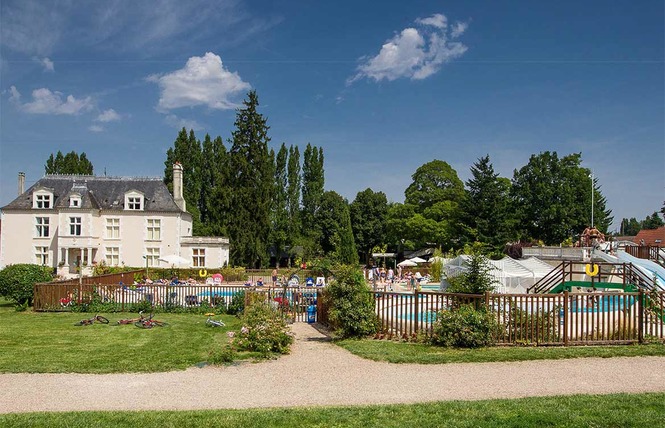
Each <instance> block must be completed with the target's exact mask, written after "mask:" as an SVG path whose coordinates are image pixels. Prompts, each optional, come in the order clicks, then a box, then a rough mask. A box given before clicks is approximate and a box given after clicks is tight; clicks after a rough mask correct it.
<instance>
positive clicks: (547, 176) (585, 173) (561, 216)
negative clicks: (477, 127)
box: [511, 152, 612, 245]
mask: <svg viewBox="0 0 665 428" xmlns="http://www.w3.org/2000/svg"><path fill="white" fill-rule="evenodd" d="M581 161H582V156H581V154H580V153H574V154H571V155H568V156H564V157H562V158H559V156H558V155H557V153H556V152H543V153H540V154H538V155H531V157H530V159H529V163H528V164H527V165H525V166H524V167H522V168H521V169H520V170H519V171H517V170H515V172H514V175H513V181H512V183H513V185H512V187H511V198H512V200H513V203H514V206H515V208H516V215H517V218H518V220H519V225H520V229H521V230H520V235H521V236H520V237H522V238H531V239H539V240H542V241H544V242H545V243H546V244H553V245H557V244H560V243H561V242H563V241H564V240H566V239H567V238H569V237H571V236H572V235H574V234H576V233H579V232H581V231H582V230H584V228H585V227H587V226H589V225H591V209H590V207H591V192H590V191H589V189H590V188H592V186H593V191H594V200H595V201H594V202H595V204H594V213H595V225H596V227H597V228H598V229H599V230H600V231H601V232H604V233H606V232H607V227H608V226H609V224H610V223H611V222H612V217H611V216H610V213H611V211H610V210H607V209H606V207H605V198H604V197H602V194H601V193H600V188H599V187H598V186H597V185H596V184H595V183H592V181H591V178H590V171H589V170H588V169H587V168H582V167H581V166H580V163H581Z"/></svg>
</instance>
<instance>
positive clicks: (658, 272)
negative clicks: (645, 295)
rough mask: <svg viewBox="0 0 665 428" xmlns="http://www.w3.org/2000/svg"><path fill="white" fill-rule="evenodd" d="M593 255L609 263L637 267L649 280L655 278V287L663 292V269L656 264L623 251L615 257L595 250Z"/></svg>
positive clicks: (664, 271)
mask: <svg viewBox="0 0 665 428" xmlns="http://www.w3.org/2000/svg"><path fill="white" fill-rule="evenodd" d="M593 255H594V256H596V257H598V258H600V259H603V260H605V261H606V262H610V263H632V264H633V266H637V268H638V269H639V270H641V271H642V273H644V274H645V275H647V276H648V277H649V278H653V277H654V276H655V277H656V285H657V286H658V288H660V290H661V291H665V268H664V267H662V266H661V265H659V264H658V263H656V262H652V261H651V260H646V259H639V258H637V257H633V256H631V255H630V254H628V253H627V252H625V251H623V250H619V251H617V255H616V257H615V256H610V255H609V254H606V253H604V252H602V251H598V250H595V251H594V253H593Z"/></svg>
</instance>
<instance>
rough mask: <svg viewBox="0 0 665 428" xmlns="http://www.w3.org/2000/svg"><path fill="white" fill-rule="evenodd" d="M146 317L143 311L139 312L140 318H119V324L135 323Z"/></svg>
mask: <svg viewBox="0 0 665 428" xmlns="http://www.w3.org/2000/svg"><path fill="white" fill-rule="evenodd" d="M144 319H145V317H144V316H143V311H141V312H139V317H138V318H128V319H124V320H118V325H125V324H134V323H137V322H140V321H143V320H144Z"/></svg>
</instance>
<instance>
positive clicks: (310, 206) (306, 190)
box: [300, 143, 324, 252]
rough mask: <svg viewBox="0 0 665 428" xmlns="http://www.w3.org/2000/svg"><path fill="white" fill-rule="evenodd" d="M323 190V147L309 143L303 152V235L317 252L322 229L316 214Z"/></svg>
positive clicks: (301, 216) (301, 215)
mask: <svg viewBox="0 0 665 428" xmlns="http://www.w3.org/2000/svg"><path fill="white" fill-rule="evenodd" d="M323 192H324V173H323V149H321V148H317V147H316V146H312V145H311V144H309V143H308V144H307V147H306V148H305V152H304V154H303V167H302V211H301V214H300V218H301V222H302V223H301V224H302V235H303V236H304V237H305V238H306V239H308V240H309V241H310V242H311V243H312V244H313V245H314V246H315V248H314V249H313V250H314V251H315V252H316V251H317V250H319V249H320V239H321V230H320V228H319V227H318V225H317V224H316V216H317V213H318V210H319V208H320V207H321V198H322V197H323Z"/></svg>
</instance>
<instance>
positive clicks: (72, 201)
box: [69, 196, 81, 208]
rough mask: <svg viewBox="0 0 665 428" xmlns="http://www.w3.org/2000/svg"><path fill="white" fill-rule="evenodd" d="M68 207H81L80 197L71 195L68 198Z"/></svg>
mask: <svg viewBox="0 0 665 428" xmlns="http://www.w3.org/2000/svg"><path fill="white" fill-rule="evenodd" d="M69 207H70V208H80V207H81V197H80V196H72V197H70V198H69Z"/></svg>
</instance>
